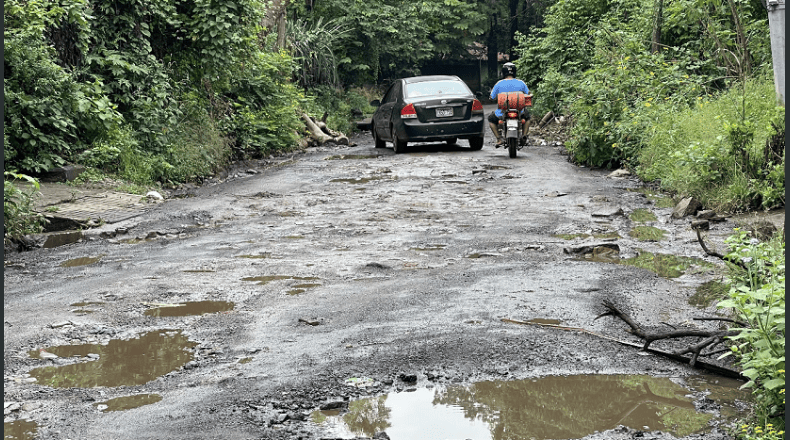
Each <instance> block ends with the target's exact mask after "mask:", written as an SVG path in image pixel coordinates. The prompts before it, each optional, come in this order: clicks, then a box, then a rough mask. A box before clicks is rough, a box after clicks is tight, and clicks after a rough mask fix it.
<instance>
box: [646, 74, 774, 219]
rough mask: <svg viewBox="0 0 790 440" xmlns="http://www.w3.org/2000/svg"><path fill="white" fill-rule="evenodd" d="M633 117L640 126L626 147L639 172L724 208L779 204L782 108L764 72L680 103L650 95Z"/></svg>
mask: <svg viewBox="0 0 790 440" xmlns="http://www.w3.org/2000/svg"><path fill="white" fill-rule="evenodd" d="M633 124H635V125H636V126H638V127H642V128H643V129H642V131H641V133H640V134H636V135H634V136H633V138H632V139H636V141H635V142H636V143H635V146H632V148H631V151H632V152H631V154H633V159H632V164H633V165H634V169H635V171H636V173H637V174H638V175H639V177H640V178H642V179H643V180H645V181H659V182H660V183H661V186H662V188H664V189H666V190H669V191H671V192H675V193H679V194H684V195H689V196H694V197H696V198H697V199H699V200H701V201H702V202H703V204H704V205H705V206H706V207H709V208H711V209H719V210H722V211H733V210H739V209H749V208H764V209H769V208H774V207H777V206H782V205H784V108H782V107H777V105H776V100H775V93H774V86H773V81H772V80H771V79H770V78H768V77H766V76H762V77H757V78H754V79H751V80H748V81H747V82H746V84H745V88H744V87H743V86H734V87H732V88H730V89H728V90H727V91H725V92H722V93H720V94H717V95H703V96H699V97H698V98H697V99H696V103H694V104H693V105H692V106H690V107H686V108H683V107H679V106H678V105H677V104H676V103H673V102H670V101H665V100H659V101H656V102H655V104H654V105H653V107H652V108H649V109H648V108H645V109H642V110H638V111H635V113H634V116H633ZM777 137H779V138H781V143H780V144H776V143H774V140H775V139H776V138H777Z"/></svg>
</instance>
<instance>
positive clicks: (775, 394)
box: [718, 229, 785, 427]
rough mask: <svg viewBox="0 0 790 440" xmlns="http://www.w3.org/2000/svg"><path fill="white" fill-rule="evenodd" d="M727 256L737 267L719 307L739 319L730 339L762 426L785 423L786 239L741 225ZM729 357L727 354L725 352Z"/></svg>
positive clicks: (733, 269)
mask: <svg viewBox="0 0 790 440" xmlns="http://www.w3.org/2000/svg"><path fill="white" fill-rule="evenodd" d="M727 244H728V246H729V250H730V251H729V253H728V254H727V256H726V258H727V259H729V260H730V261H734V262H738V263H739V264H740V266H738V267H736V266H732V272H731V275H730V286H731V287H730V292H729V298H728V299H726V300H724V301H721V302H719V304H718V307H720V308H730V309H732V310H733V312H734V313H735V317H736V319H737V320H738V321H741V322H743V323H744V324H746V325H745V326H744V327H741V328H737V329H736V330H738V334H737V336H734V337H732V338H731V340H732V341H733V345H732V346H731V349H732V353H729V354H734V355H735V356H736V357H737V359H738V363H739V364H740V365H741V366H742V367H743V375H744V376H746V377H748V378H749V382H747V383H746V384H745V385H744V387H746V388H751V389H752V393H753V395H754V396H755V398H756V401H757V405H758V412H757V415H758V419H759V422H760V423H761V424H765V423H773V424H774V426H779V427H783V426H784V422H783V421H784V411H785V257H784V249H785V246H784V237H782V236H778V237H776V238H774V239H772V240H771V241H768V242H760V241H759V240H757V239H755V238H750V237H749V233H748V232H746V231H743V230H738V229H736V233H735V235H733V236H731V237H729V238H728V239H727ZM725 356H726V355H725Z"/></svg>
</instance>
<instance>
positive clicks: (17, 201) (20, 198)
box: [3, 171, 46, 243]
mask: <svg viewBox="0 0 790 440" xmlns="http://www.w3.org/2000/svg"><path fill="white" fill-rule="evenodd" d="M18 180H23V181H26V182H29V183H30V184H32V187H31V188H30V189H27V190H25V189H22V188H21V187H20V185H19V184H18V183H15V181H18ZM38 190H39V184H38V181H37V180H36V179H34V178H32V177H30V176H27V175H25V174H19V173H13V172H10V171H4V172H3V241H4V242H5V243H8V242H9V241H10V240H14V239H18V238H19V237H21V236H23V235H25V234H32V233H37V232H41V231H42V230H43V228H44V225H45V224H46V219H45V218H44V215H42V214H40V213H37V212H35V211H34V210H33V204H34V202H35V200H36V197H38Z"/></svg>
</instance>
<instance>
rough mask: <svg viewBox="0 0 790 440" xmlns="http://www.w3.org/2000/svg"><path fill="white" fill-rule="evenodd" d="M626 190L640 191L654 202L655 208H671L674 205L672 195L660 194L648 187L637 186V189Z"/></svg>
mask: <svg viewBox="0 0 790 440" xmlns="http://www.w3.org/2000/svg"><path fill="white" fill-rule="evenodd" d="M628 191H632V192H638V193H642V194H644V195H645V197H647V199H648V200H650V201H652V202H653V203H655V205H656V207H657V208H673V207H675V201H674V200H673V199H672V197H670V196H668V195H666V194H661V193H660V192H657V191H654V190H651V189H650V188H637V189H628Z"/></svg>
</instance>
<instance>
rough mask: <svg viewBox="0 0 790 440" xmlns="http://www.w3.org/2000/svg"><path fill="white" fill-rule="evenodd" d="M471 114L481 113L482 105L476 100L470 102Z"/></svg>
mask: <svg viewBox="0 0 790 440" xmlns="http://www.w3.org/2000/svg"><path fill="white" fill-rule="evenodd" d="M472 113H483V104H482V103H481V102H480V101H479V100H477V99H475V100H474V101H473V102H472Z"/></svg>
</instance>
